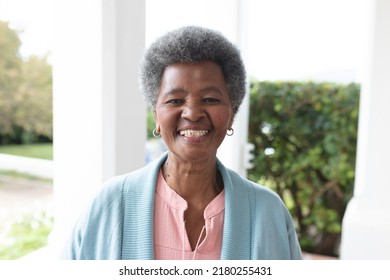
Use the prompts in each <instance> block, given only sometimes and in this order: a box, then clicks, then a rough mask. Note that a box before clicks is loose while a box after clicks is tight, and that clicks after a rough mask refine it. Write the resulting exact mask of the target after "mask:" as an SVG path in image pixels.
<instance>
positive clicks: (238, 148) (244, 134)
mask: <svg viewBox="0 0 390 280" xmlns="http://www.w3.org/2000/svg"><path fill="white" fill-rule="evenodd" d="M234 4H235V5H236V11H237V13H236V15H235V18H234V17H232V19H231V20H232V21H234V20H235V21H236V24H235V26H236V32H235V33H236V36H235V37H236V38H235V43H236V44H237V46H238V47H239V48H240V51H241V55H242V58H243V60H244V63H245V62H246V61H247V53H248V40H249V39H248V37H249V35H248V30H249V28H248V22H249V19H248V15H249V9H250V7H249V6H250V5H249V1H247V0H236V1H235V3H234ZM247 80H248V87H247V94H246V97H245V98H244V100H243V102H242V105H241V107H240V109H239V111H238V113H237V114H236V116H235V120H234V123H233V129H234V135H233V136H226V137H225V140H224V141H223V143H222V145H221V146H220V148H219V149H218V158H219V159H220V160H221V161H222V162H223V163H224V164H225V165H226V166H227V167H229V168H231V169H233V170H235V171H236V172H238V173H239V174H241V175H242V176H244V177H246V175H247V168H248V165H247V160H248V157H247V155H248V154H247V152H246V151H247V147H248V143H247V141H248V125H249V79H247Z"/></svg>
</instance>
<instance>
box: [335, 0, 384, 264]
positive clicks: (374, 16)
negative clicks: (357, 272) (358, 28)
mask: <svg viewBox="0 0 390 280" xmlns="http://www.w3.org/2000/svg"><path fill="white" fill-rule="evenodd" d="M371 3H372V10H371V26H370V38H369V40H368V42H369V44H370V45H369V57H368V63H367V65H366V68H365V69H367V72H366V75H365V77H364V80H363V82H362V92H361V101H360V115H359V135H358V149H357V166H356V180H355V189H354V196H353V198H352V200H351V201H350V202H349V204H348V207H347V211H346V213H345V216H344V219H343V227H342V242H341V254H340V257H341V259H390V238H389V236H390V202H389V198H390V183H389V177H388V176H389V172H390V164H389V159H390V149H389V143H390V130H389V120H390V110H389V104H390V84H389V73H390V1H388V0H373V1H371Z"/></svg>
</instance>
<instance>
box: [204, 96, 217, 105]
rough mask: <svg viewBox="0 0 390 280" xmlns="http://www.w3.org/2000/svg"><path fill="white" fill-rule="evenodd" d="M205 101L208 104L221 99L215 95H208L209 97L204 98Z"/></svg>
mask: <svg viewBox="0 0 390 280" xmlns="http://www.w3.org/2000/svg"><path fill="white" fill-rule="evenodd" d="M203 102H204V103H207V104H215V103H218V102H219V100H218V99H216V98H213V97H207V98H203Z"/></svg>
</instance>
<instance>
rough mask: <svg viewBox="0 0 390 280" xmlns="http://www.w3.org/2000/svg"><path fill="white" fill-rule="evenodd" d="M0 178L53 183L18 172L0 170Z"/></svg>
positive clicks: (50, 180) (46, 179) (49, 180)
mask: <svg viewBox="0 0 390 280" xmlns="http://www.w3.org/2000/svg"><path fill="white" fill-rule="evenodd" d="M0 176H6V177H12V178H14V179H27V180H32V181H42V182H49V183H50V182H53V180H52V179H48V178H42V177H39V176H35V175H32V174H28V173H23V172H18V171H15V170H2V169H0Z"/></svg>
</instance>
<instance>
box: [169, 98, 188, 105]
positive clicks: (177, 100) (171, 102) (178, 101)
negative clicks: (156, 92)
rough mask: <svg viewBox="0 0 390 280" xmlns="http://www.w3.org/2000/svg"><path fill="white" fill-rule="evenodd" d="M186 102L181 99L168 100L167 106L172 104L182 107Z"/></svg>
mask: <svg viewBox="0 0 390 280" xmlns="http://www.w3.org/2000/svg"><path fill="white" fill-rule="evenodd" d="M183 102H184V101H183V100H181V99H170V100H168V101H167V102H166V103H167V104H171V105H180V104H182V103H183Z"/></svg>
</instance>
